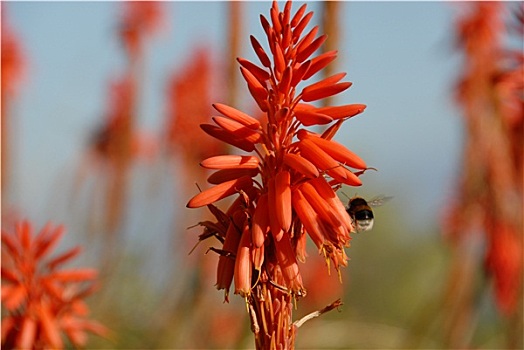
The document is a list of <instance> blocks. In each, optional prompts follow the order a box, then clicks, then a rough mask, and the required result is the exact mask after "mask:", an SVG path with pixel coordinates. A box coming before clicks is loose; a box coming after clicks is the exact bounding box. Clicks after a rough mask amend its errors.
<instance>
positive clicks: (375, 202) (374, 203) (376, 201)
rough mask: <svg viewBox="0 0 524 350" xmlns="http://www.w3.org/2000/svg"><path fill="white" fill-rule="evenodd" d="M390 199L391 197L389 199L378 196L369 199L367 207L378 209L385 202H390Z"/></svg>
mask: <svg viewBox="0 0 524 350" xmlns="http://www.w3.org/2000/svg"><path fill="white" fill-rule="evenodd" d="M392 198H393V197H390V196H384V195H379V196H376V197H374V198H372V199H370V200H369V201H367V202H368V205H369V206H370V207H380V206H381V205H383V204H384V203H386V202H387V201H389V200H391V199H392Z"/></svg>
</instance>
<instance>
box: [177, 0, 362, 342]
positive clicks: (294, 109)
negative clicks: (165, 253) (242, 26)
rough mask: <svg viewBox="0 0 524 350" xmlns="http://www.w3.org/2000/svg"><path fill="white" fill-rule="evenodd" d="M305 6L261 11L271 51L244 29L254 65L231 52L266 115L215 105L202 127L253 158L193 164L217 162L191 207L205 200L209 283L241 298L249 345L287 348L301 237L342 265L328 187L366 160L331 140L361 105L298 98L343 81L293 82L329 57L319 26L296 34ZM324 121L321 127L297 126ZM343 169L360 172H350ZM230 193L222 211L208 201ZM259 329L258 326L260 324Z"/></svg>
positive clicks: (345, 221) (345, 229)
mask: <svg viewBox="0 0 524 350" xmlns="http://www.w3.org/2000/svg"><path fill="white" fill-rule="evenodd" d="M312 15H313V12H309V13H307V14H306V5H302V6H301V7H300V9H299V10H298V11H297V12H296V13H295V14H294V15H293V14H292V13H291V2H287V3H286V5H285V8H284V10H283V11H280V10H279V8H278V5H277V3H276V2H273V5H272V7H271V11H270V18H271V23H270V22H269V20H268V19H266V17H264V16H263V15H261V16H260V19H261V23H262V27H263V28H264V31H265V33H266V36H267V39H268V44H269V50H270V51H266V50H265V49H264V48H263V47H262V45H261V44H260V43H259V41H258V40H257V39H256V38H255V37H253V36H251V44H252V46H253V49H254V51H255V53H256V55H257V57H258V59H259V61H260V63H261V66H260V65H258V64H256V63H253V62H250V61H248V60H247V59H244V58H239V59H238V62H239V63H240V66H241V67H240V71H241V74H242V76H243V77H244V79H245V81H246V83H247V87H248V89H249V91H250V93H251V95H252V96H253V98H254V100H255V102H256V103H257V105H258V107H259V108H260V110H261V111H262V112H263V113H264V114H263V115H264V117H265V118H263V120H260V121H259V120H257V119H255V118H253V117H251V116H249V115H248V114H246V113H244V112H241V111H239V110H237V109H235V108H233V107H230V106H227V105H224V104H219V103H216V104H214V105H213V106H214V108H215V109H216V110H217V111H218V112H219V113H221V114H222V115H223V116H216V117H213V121H214V122H215V123H216V125H214V124H203V125H202V129H203V130H204V131H205V132H206V133H207V134H209V135H211V136H213V137H215V138H217V139H219V140H221V141H224V142H226V143H228V144H230V145H232V146H235V147H238V148H240V149H242V150H244V151H247V152H255V153H256V155H244V156H240V155H221V156H215V157H211V158H207V159H205V160H204V161H202V162H201V165H202V166H203V167H205V168H208V169H217V171H216V172H215V173H214V174H212V175H211V176H210V177H209V182H210V183H212V184H214V185H216V186H214V187H211V188H209V189H206V190H204V191H202V192H200V193H199V194H197V195H196V196H194V197H193V198H192V199H191V200H190V201H189V202H188V204H187V206H188V207H189V208H197V207H202V206H206V205H207V206H208V207H209V208H210V209H211V211H212V213H213V214H214V215H215V217H216V218H217V221H218V222H217V223H216V224H212V225H211V224H209V223H206V224H205V225H204V224H203V226H205V232H204V233H203V234H202V235H201V236H200V239H201V240H203V239H206V238H208V237H211V236H215V237H217V238H218V239H219V240H220V241H221V242H223V249H215V248H213V250H214V251H216V252H218V253H219V254H220V259H219V264H218V276H217V287H218V288H219V289H225V295H226V300H228V294H229V288H230V285H231V283H232V282H233V280H234V283H235V293H237V294H240V295H241V296H243V297H245V298H246V302H247V303H248V308H249V310H250V316H251V321H252V328H253V331H254V333H255V338H256V345H257V348H275V347H279V346H281V347H283V348H290V347H292V346H293V341H294V334H295V331H296V329H295V328H296V326H294V325H292V322H291V310H292V308H291V303H292V299H293V298H296V297H300V296H304V295H305V294H306V289H305V287H304V285H303V283H302V277H301V275H300V270H299V267H298V264H297V260H300V261H303V260H304V259H305V256H306V254H305V236H304V235H305V234H308V235H309V236H310V237H311V238H312V240H313V242H314V243H315V245H316V246H317V248H318V250H319V253H321V254H323V255H324V257H325V259H326V262H327V263H328V264H329V262H330V261H331V262H333V265H334V266H335V267H336V268H337V270H338V267H339V266H340V265H342V266H346V265H347V259H348V258H347V256H346V254H345V252H344V247H348V246H349V240H350V232H352V231H353V226H352V222H351V219H350V217H349V216H348V214H347V212H346V210H345V208H344V205H343V204H342V202H341V201H340V199H339V198H338V197H337V196H336V194H335V190H336V189H338V188H339V187H340V185H341V184H347V185H350V186H359V185H361V184H362V182H361V181H360V179H359V178H358V176H357V175H360V174H362V172H363V171H362V170H365V169H366V167H367V166H366V163H365V162H364V161H363V160H362V159H361V158H360V157H358V156H357V155H355V154H354V153H353V152H351V151H349V150H348V149H346V148H345V147H344V146H343V145H341V144H340V143H337V142H334V141H332V140H331V138H332V137H333V136H334V134H335V132H336V131H337V130H338V128H339V127H340V124H341V123H342V122H343V121H345V120H347V119H349V118H351V117H353V116H355V115H357V114H359V113H361V112H362V111H363V110H364V109H365V107H366V106H365V105H362V104H351V105H343V106H336V107H323V108H317V107H315V106H314V105H312V104H309V103H306V102H312V101H317V100H320V99H323V98H326V97H329V96H333V95H335V94H338V93H340V92H342V91H344V90H346V89H347V88H349V87H350V85H351V83H349V82H341V80H342V79H343V78H344V77H345V75H346V74H345V73H339V74H335V75H333V76H331V77H328V78H326V79H323V80H321V81H319V82H315V83H312V84H309V85H306V86H304V87H303V88H300V87H299V84H300V83H301V82H303V81H305V80H307V79H308V78H310V77H312V76H313V75H315V73H317V72H319V71H321V70H322V69H323V68H324V67H325V66H326V65H328V64H329V63H330V62H332V61H333V60H334V59H335V57H336V52H334V51H330V52H328V53H325V54H322V55H320V56H317V57H312V58H311V55H313V54H314V53H315V51H316V50H317V49H318V48H319V47H320V46H321V45H322V43H323V42H324V41H325V39H326V36H325V35H321V36H319V37H317V38H316V36H317V32H318V26H315V27H314V28H313V29H311V30H310V31H309V32H307V34H306V35H302V33H303V32H304V30H305V28H306V26H307V24H308V23H309V21H310V19H311V18H312ZM330 123H333V124H332V126H330V127H329V128H328V130H327V131H326V132H325V133H324V134H322V135H321V134H316V133H314V132H311V131H308V130H307V129H306V128H305V127H307V126H317V125H328V124H330ZM348 167H351V168H353V169H357V170H359V171H352V170H350V169H349V168H348ZM232 195H238V198H237V200H235V201H234V202H233V203H232V204H231V205H230V207H229V209H228V210H227V213H223V212H222V211H220V210H218V209H217V208H216V207H215V206H214V205H213V203H214V202H216V201H218V200H220V199H223V198H226V197H229V196H232ZM260 328H262V329H260Z"/></svg>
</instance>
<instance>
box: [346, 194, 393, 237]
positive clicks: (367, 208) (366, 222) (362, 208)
mask: <svg viewBox="0 0 524 350" xmlns="http://www.w3.org/2000/svg"><path fill="white" fill-rule="evenodd" d="M391 198H392V197H386V196H377V197H375V198H373V199H371V200H369V201H366V200H365V199H364V198H362V197H358V196H355V197H353V198H351V199H350V200H349V203H348V207H347V208H346V211H347V213H348V214H349V216H350V217H351V220H353V224H354V225H355V229H356V230H357V232H363V231H369V230H371V229H372V228H373V223H374V221H375V217H374V216H373V210H372V209H371V208H372V207H378V206H381V205H382V204H384V203H385V202H386V201H388V200H390V199H391Z"/></svg>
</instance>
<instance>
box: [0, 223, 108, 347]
mask: <svg viewBox="0 0 524 350" xmlns="http://www.w3.org/2000/svg"><path fill="white" fill-rule="evenodd" d="M31 231H32V228H31V225H30V224H29V223H28V222H22V223H19V224H18V225H17V228H16V232H15V234H10V233H8V232H4V231H2V307H3V308H4V310H5V311H6V313H5V317H3V318H2V346H3V347H5V348H9V349H12V348H18V349H44V348H45V349H48V348H52V349H62V348H64V341H63V339H62V334H65V335H66V336H67V337H68V338H69V341H70V342H71V343H72V344H73V345H74V346H76V347H79V346H84V345H85V344H86V343H87V334H86V332H91V333H94V334H98V335H101V336H107V334H108V331H107V329H106V328H105V327H104V326H102V325H101V324H100V323H98V322H96V321H92V320H89V319H87V318H86V316H87V314H88V312H89V311H88V308H87V306H86V304H85V303H84V301H83V300H82V299H83V298H85V297H86V296H87V295H89V294H91V293H93V292H94V290H95V285H94V281H95V279H96V276H97V271H96V270H94V269H77V268H75V269H69V270H60V267H61V266H62V265H63V264H65V263H67V262H69V261H70V260H71V259H73V258H74V257H76V256H77V255H78V254H79V253H80V251H81V249H80V248H79V247H76V248H73V249H71V250H69V251H67V252H65V253H63V254H61V255H58V256H56V257H54V258H47V259H46V257H47V256H48V254H49V253H50V252H51V250H52V249H53V248H54V247H55V246H56V245H57V243H58V241H59V240H60V237H61V236H62V234H63V233H64V229H63V227H62V226H59V227H56V228H53V227H52V226H51V225H47V226H45V227H44V228H43V229H42V230H41V231H40V233H39V234H38V235H36V236H34V237H33V236H32V232H31Z"/></svg>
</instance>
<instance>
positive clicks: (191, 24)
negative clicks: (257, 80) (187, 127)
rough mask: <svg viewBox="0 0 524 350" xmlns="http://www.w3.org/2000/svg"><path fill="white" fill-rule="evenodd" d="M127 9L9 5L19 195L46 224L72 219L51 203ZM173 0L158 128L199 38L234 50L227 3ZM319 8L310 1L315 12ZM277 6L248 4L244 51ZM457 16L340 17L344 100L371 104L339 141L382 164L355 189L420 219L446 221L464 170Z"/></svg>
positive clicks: (363, 7)
mask: <svg viewBox="0 0 524 350" xmlns="http://www.w3.org/2000/svg"><path fill="white" fill-rule="evenodd" d="M121 5H122V4H121V3H118V2H3V4H2V7H3V10H7V18H8V22H9V23H10V25H11V27H12V28H13V30H14V31H15V32H16V33H17V34H18V36H19V38H20V40H21V41H22V44H23V46H24V49H25V52H26V54H27V56H28V59H27V60H28V71H27V73H28V74H27V75H26V79H25V83H24V85H23V86H22V89H21V90H20V94H19V97H18V99H17V101H16V104H15V106H14V109H13V111H12V115H13V118H14V119H15V120H16V121H15V122H14V132H15V135H16V138H15V139H14V140H13V141H14V144H15V147H16V150H17V151H16V153H15V154H14V155H13V157H15V164H14V167H15V168H14V169H13V171H14V174H13V176H14V177H15V178H16V180H15V181H14V183H13V185H14V199H15V201H16V203H17V204H18V206H19V207H20V208H22V212H23V213H26V214H27V215H28V216H29V217H30V218H33V219H35V220H37V221H41V222H43V221H47V220H53V221H55V222H61V221H64V220H65V218H63V217H62V216H63V215H64V214H63V213H62V214H61V213H59V212H57V211H52V210H49V208H47V207H46V206H47V204H48V201H49V199H50V198H53V197H54V196H55V193H56V192H57V191H58V192H59V191H60V189H61V183H62V181H63V180H64V178H66V177H67V176H68V175H71V174H72V173H73V170H74V167H75V159H76V158H77V157H78V156H79V155H80V154H81V153H82V151H83V148H84V146H85V142H86V139H87V137H88V132H89V131H90V130H92V128H93V127H94V126H95V125H96V124H97V122H98V121H99V120H100V118H101V115H102V113H103V112H104V109H105V105H106V102H107V100H106V92H107V84H108V82H109V80H110V79H111V78H113V77H116V76H117V75H118V72H119V69H121V65H122V63H123V62H124V55H123V52H122V50H121V48H120V46H119V43H118V40H117V37H116V35H115V29H116V26H117V23H118V18H119V17H118V15H119V10H120V7H121ZM163 5H164V8H165V11H166V13H165V17H166V19H167V21H166V26H165V27H164V28H163V29H162V30H161V32H160V33H159V34H158V35H156V36H155V37H154V38H153V40H152V41H151V42H150V44H149V46H148V47H147V56H146V65H145V71H144V84H145V85H144V87H143V95H142V98H141V102H140V104H141V105H140V108H141V111H140V120H139V122H140V124H141V125H142V126H143V127H144V128H146V129H148V130H151V131H158V130H159V128H160V126H161V125H162V121H163V112H164V104H165V102H164V101H165V98H164V96H165V95H164V88H165V83H166V80H165V77H166V75H167V73H170V72H172V71H173V70H176V69H177V68H180V64H182V63H184V62H185V61H186V60H187V59H189V54H190V53H191V50H192V48H195V47H196V46H197V45H201V44H205V45H208V46H210V47H211V48H212V55H213V56H214V58H215V59H216V60H219V59H220V58H221V57H222V56H223V54H224V52H225V49H226V47H227V46H226V45H225V42H224V38H225V30H226V28H227V27H226V26H225V25H224V23H225V21H226V15H227V12H226V9H227V7H226V6H225V5H226V4H225V2H166V3H164V4H163ZM298 6H299V3H297V4H294V9H297V8H298ZM319 6H320V3H319V2H312V3H309V5H308V7H309V8H310V9H312V10H316V11H315V12H316V13H317V16H316V17H314V19H315V18H316V20H318V19H319V16H318V12H319V11H318V9H319ZM269 7H270V2H248V3H245V6H244V9H245V14H244V28H245V34H244V36H243V41H242V43H243V45H244V50H243V56H244V57H247V58H251V57H253V54H252V53H251V52H250V48H249V46H248V42H249V34H253V35H255V36H256V37H257V38H259V40H263V38H264V37H263V35H262V29H261V28H260V24H259V20H258V17H259V14H260V13H263V14H265V15H267V14H268V12H269ZM453 19H454V8H453V4H452V3H448V2H344V3H343V8H342V13H341V21H342V31H343V33H342V35H341V44H340V48H339V59H338V61H337V64H338V69H340V70H342V71H346V72H347V73H348V75H347V78H346V79H347V80H349V81H352V82H353V86H352V87H351V88H350V89H349V90H348V91H346V92H345V93H343V94H341V95H340V96H339V97H338V98H337V99H336V101H335V102H336V103H337V104H345V103H365V104H367V105H368V108H367V110H366V111H365V113H364V114H362V115H360V116H358V117H356V118H354V119H352V120H350V121H348V122H347V123H345V124H344V126H343V127H342V129H341V131H340V132H339V134H338V135H337V140H338V141H340V142H342V143H344V144H345V145H346V146H347V147H348V148H350V149H351V150H353V151H355V152H356V153H357V154H359V155H361V156H362V157H363V158H364V159H365V160H366V161H367V163H368V164H369V165H370V166H374V167H376V168H378V169H379V172H368V173H366V174H365V176H364V177H363V181H364V186H363V187H362V188H358V189H355V192H356V193H359V194H364V195H366V196H374V195H375V194H387V195H392V196H394V197H395V199H394V204H395V203H396V204H398V207H397V208H395V211H396V212H398V213H399V215H401V218H400V219H401V220H410V221H413V223H414V224H415V225H417V224H435V223H436V222H437V221H436V220H437V219H438V215H440V212H441V211H440V207H441V205H442V204H443V202H444V200H446V198H448V196H449V195H450V194H451V193H452V189H453V187H454V180H453V179H454V175H455V174H456V173H457V172H458V170H459V168H458V164H459V160H460V145H461V120H460V114H459V111H458V110H457V109H456V107H455V106H454V104H453V98H452V93H453V85H454V82H455V80H456V79H457V74H458V73H457V72H458V71H459V70H458V68H459V66H460V56H459V55H458V54H456V53H455V52H453V35H452V29H453ZM351 190H353V189H351ZM353 194H354V193H351V192H350V193H348V195H353ZM184 205H185V200H184V201H182V202H181V203H180V206H184ZM49 216H51V217H49Z"/></svg>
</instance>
